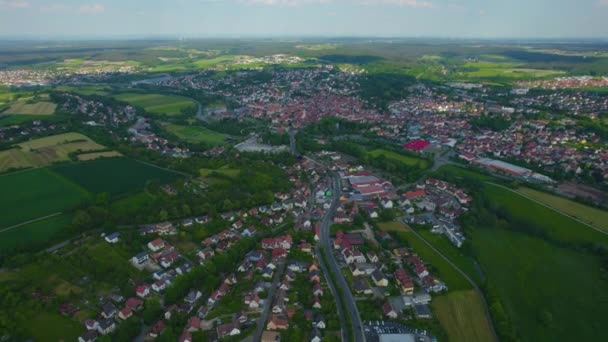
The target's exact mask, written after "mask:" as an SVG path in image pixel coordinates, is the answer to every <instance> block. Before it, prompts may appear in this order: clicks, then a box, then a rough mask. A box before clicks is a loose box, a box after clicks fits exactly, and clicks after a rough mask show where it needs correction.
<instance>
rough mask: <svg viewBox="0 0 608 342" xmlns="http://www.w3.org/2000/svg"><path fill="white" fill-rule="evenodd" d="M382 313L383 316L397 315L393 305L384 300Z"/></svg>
mask: <svg viewBox="0 0 608 342" xmlns="http://www.w3.org/2000/svg"><path fill="white" fill-rule="evenodd" d="M382 313H383V314H384V316H386V317H388V318H391V319H396V318H397V316H398V313H397V311H396V310H395V309H394V308H393V306H392V305H391V303H389V302H386V303H385V304H384V305H383V306H382Z"/></svg>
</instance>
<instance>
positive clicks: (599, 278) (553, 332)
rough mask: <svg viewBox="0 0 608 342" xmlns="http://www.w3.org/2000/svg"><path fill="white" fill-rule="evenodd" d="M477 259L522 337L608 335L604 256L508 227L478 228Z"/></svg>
mask: <svg viewBox="0 0 608 342" xmlns="http://www.w3.org/2000/svg"><path fill="white" fill-rule="evenodd" d="M471 240H472V244H473V248H474V250H475V254H476V255H477V259H478V261H479V263H480V264H481V267H482V268H483V270H484V273H485V274H486V276H487V278H488V282H489V283H490V284H491V285H492V286H493V287H494V288H495V289H496V290H495V291H496V294H497V295H498V296H499V298H501V301H502V303H503V307H504V308H505V311H506V313H507V315H508V317H509V318H510V319H511V321H512V323H513V327H514V329H515V330H516V332H517V333H518V335H519V336H520V338H521V340H522V341H572V340H578V341H586V340H597V341H601V340H606V339H608V331H607V330H606V329H605V326H604V324H603V323H602V320H600V319H597V318H598V317H606V315H607V314H608V306H606V305H601V304H599V303H606V302H607V301H608V292H607V291H605V289H608V279H607V277H606V271H605V270H603V268H602V266H601V264H600V261H599V260H598V258H596V257H593V256H590V255H587V254H585V253H581V252H576V251H573V250H567V249H564V248H560V247H557V246H554V245H552V244H549V243H547V242H545V241H543V240H542V239H539V238H535V237H530V236H527V235H524V234H520V233H515V232H512V231H509V230H506V229H492V228H477V229H474V230H473V235H472V237H471Z"/></svg>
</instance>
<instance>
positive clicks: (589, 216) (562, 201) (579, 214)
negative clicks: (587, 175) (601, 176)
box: [517, 188, 608, 232]
mask: <svg viewBox="0 0 608 342" xmlns="http://www.w3.org/2000/svg"><path fill="white" fill-rule="evenodd" d="M517 191H518V192H521V193H522V194H524V195H526V196H529V197H531V198H534V199H535V200H537V201H539V202H542V203H544V204H546V205H548V206H550V207H553V208H555V209H557V210H560V211H563V212H564V213H566V214H568V215H570V216H572V217H575V218H577V219H579V220H581V221H583V222H586V223H588V224H590V225H592V226H594V227H597V228H599V229H601V230H603V231H605V232H608V211H605V210H601V209H597V208H593V207H590V206H587V205H584V204H581V203H578V202H575V201H572V200H569V199H567V198H563V197H560V196H557V195H552V194H549V193H546V192H542V191H538V190H534V189H530V188H519V189H517Z"/></svg>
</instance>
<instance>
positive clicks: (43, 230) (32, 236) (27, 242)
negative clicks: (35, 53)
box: [0, 215, 71, 249]
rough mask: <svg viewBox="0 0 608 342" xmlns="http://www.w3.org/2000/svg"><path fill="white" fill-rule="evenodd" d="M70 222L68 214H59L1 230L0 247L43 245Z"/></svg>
mask: <svg viewBox="0 0 608 342" xmlns="http://www.w3.org/2000/svg"><path fill="white" fill-rule="evenodd" d="M70 224H71V218H70V216H69V215H59V216H53V217H50V218H48V219H45V220H41V221H36V222H33V223H29V224H26V225H23V226H19V227H17V228H14V229H11V230H7V231H4V232H1V233H0V249H2V248H6V249H9V248H15V249H19V248H25V247H33V248H37V247H38V246H40V247H43V246H45V245H46V243H47V241H49V240H51V239H53V238H54V237H55V236H56V235H57V234H59V233H60V232H61V231H62V230H64V229H65V228H66V227H67V226H69V225H70Z"/></svg>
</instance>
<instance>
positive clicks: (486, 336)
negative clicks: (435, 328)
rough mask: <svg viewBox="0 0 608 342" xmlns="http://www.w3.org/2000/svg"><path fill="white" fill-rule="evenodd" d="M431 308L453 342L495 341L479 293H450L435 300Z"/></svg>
mask: <svg viewBox="0 0 608 342" xmlns="http://www.w3.org/2000/svg"><path fill="white" fill-rule="evenodd" d="M431 307H432V309H433V312H434V313H435V315H436V316H437V319H438V320H439V323H440V324H441V326H442V327H443V328H444V329H445V330H446V331H447V333H448V336H449V338H450V341H451V342H475V341H478V342H486V341H494V340H495V339H494V335H493V334H492V330H491V327H490V322H488V319H487V318H486V315H485V312H484V308H483V302H482V299H481V298H480V297H479V294H478V293H477V292H475V291H473V290H469V291H454V292H449V293H447V294H444V295H441V296H438V297H436V298H434V299H433V301H432V302H431Z"/></svg>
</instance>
